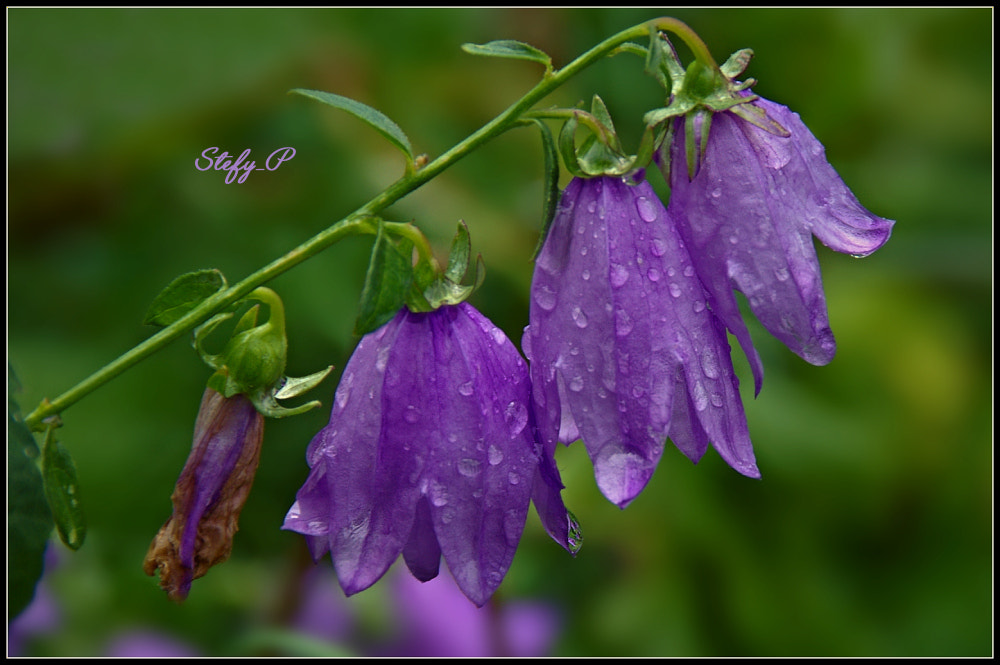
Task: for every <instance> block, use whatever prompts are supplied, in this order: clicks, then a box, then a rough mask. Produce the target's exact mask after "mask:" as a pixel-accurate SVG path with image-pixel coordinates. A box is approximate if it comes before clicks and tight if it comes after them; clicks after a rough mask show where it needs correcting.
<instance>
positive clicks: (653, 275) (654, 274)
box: [646, 268, 661, 282]
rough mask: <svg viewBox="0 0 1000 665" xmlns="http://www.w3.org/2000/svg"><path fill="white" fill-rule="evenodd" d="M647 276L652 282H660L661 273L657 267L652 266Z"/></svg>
mask: <svg viewBox="0 0 1000 665" xmlns="http://www.w3.org/2000/svg"><path fill="white" fill-rule="evenodd" d="M646 277H648V278H649V281H651V282H659V281H660V277H661V274H660V271H659V270H657V269H656V268H650V269H649V272H647V273H646Z"/></svg>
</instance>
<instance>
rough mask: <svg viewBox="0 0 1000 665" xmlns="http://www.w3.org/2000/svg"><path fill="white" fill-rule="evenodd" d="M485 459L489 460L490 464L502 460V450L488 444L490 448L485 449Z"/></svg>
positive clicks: (492, 464) (495, 463)
mask: <svg viewBox="0 0 1000 665" xmlns="http://www.w3.org/2000/svg"><path fill="white" fill-rule="evenodd" d="M486 459H488V460H489V462H490V466H496V465H497V464H499V463H500V462H502V461H503V451H502V450H500V449H499V448H497V447H496V446H494V445H493V444H490V449H489V450H487V451H486Z"/></svg>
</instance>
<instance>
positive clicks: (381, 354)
mask: <svg viewBox="0 0 1000 665" xmlns="http://www.w3.org/2000/svg"><path fill="white" fill-rule="evenodd" d="M388 362H389V347H388V346H383V347H382V348H381V349H379V350H378V354H377V355H376V356H375V369H377V370H378V371H380V372H384V371H385V366H386V364H387V363H388Z"/></svg>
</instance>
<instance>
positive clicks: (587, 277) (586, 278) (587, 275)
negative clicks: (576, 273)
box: [580, 270, 590, 281]
mask: <svg viewBox="0 0 1000 665" xmlns="http://www.w3.org/2000/svg"><path fill="white" fill-rule="evenodd" d="M580 277H583V281H587V280H588V279H590V271H589V270H584V271H583V274H581V275H580Z"/></svg>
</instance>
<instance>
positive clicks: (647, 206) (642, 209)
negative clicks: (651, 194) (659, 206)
mask: <svg viewBox="0 0 1000 665" xmlns="http://www.w3.org/2000/svg"><path fill="white" fill-rule="evenodd" d="M635 209H636V210H638V211H639V217H642V219H643V221H646V222H655V221H656V205H655V204H654V203H653V202H652V201H650V200H649V199H647V198H646V197H645V196H640V197H639V198H637V199H636V200H635Z"/></svg>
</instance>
